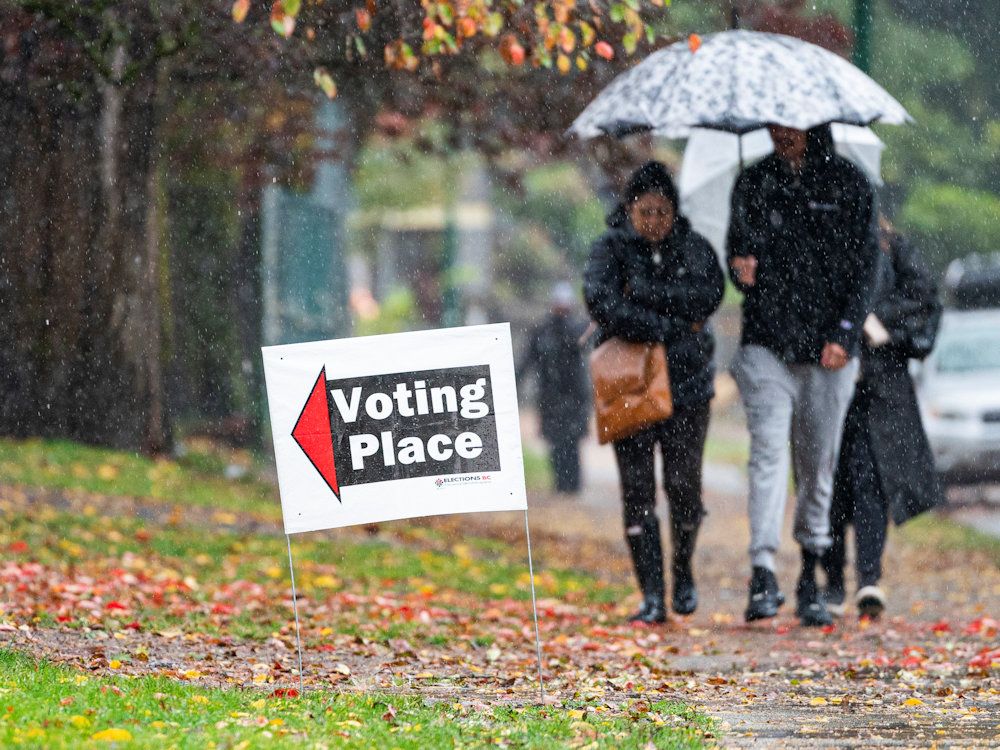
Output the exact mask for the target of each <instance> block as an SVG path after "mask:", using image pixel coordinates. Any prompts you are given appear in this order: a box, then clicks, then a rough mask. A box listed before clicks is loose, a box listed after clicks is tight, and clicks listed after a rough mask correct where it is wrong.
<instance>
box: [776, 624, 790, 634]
mask: <svg viewBox="0 0 1000 750" xmlns="http://www.w3.org/2000/svg"><path fill="white" fill-rule="evenodd" d="M790 631H791V627H789V626H788V625H778V626H777V627H775V629H774V632H775V633H777V634H778V635H786V634H787V633H788V632H790Z"/></svg>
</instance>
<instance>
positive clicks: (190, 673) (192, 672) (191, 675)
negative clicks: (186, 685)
mask: <svg viewBox="0 0 1000 750" xmlns="http://www.w3.org/2000/svg"><path fill="white" fill-rule="evenodd" d="M183 676H184V679H186V680H197V679H198V678H199V677H201V672H199V671H198V670H197V669H189V670H187V671H186V672H184V675H183Z"/></svg>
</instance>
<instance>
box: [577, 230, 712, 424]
mask: <svg viewBox="0 0 1000 750" xmlns="http://www.w3.org/2000/svg"><path fill="white" fill-rule="evenodd" d="M615 216H616V215H612V218H609V222H608V223H609V226H610V228H609V229H608V231H607V232H605V233H604V234H603V235H602V236H601V237H600V239H598V240H597V242H595V243H594V246H593V248H592V249H591V251H590V259H589V260H588V262H587V268H586V271H585V272H584V286H583V292H584V297H585V298H586V301H587V307H588V308H589V309H590V314H591V317H593V319H594V321H595V322H596V323H597V325H598V343H600V342H603V341H605V340H606V339H608V338H611V337H612V336H618V337H620V338H623V339H625V340H626V341H638V342H652V341H656V342H663V343H664V344H666V348H667V362H668V368H669V374H670V390H671V396H672V397H673V401H674V405H675V406H679V407H683V406H690V405H693V404H697V403H700V402H704V401H707V400H708V399H710V398H712V396H713V395H714V388H713V379H714V376H715V371H714V368H713V365H712V354H713V351H714V348H715V342H714V340H713V338H712V331H711V328H710V326H709V325H708V322H707V319H708V317H709V316H710V315H711V314H712V313H713V312H715V310H716V309H717V308H718V306H719V303H720V302H721V301H722V292H723V283H724V277H723V275H722V270H721V269H720V268H719V262H718V259H717V258H716V256H715V252H714V251H713V250H712V247H711V246H710V245H709V244H708V241H707V240H706V239H705V238H704V237H702V236H701V235H700V234H698V233H697V232H695V231H694V230H692V229H691V225H690V224H689V223H688V221H687V219H685V218H684V217H682V216H678V217H677V218H676V219H675V220H674V226H673V230H672V231H671V233H670V235H669V236H668V237H667V239H666V240H664V241H663V242H662V243H660V244H659V245H657V246H655V247H654V246H653V245H652V244H651V243H649V242H648V241H646V240H644V239H643V238H642V237H640V236H639V235H638V234H637V233H636V232H635V230H634V229H633V228H632V225H631V223H630V222H629V221H628V220H627V219H624V220H622V218H621V217H622V213H621V211H620V210H619V212H617V217H618V218H617V220H616V219H615V218H614V217H615ZM657 257H658V258H659V262H657Z"/></svg>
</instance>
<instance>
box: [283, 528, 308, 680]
mask: <svg viewBox="0 0 1000 750" xmlns="http://www.w3.org/2000/svg"><path fill="white" fill-rule="evenodd" d="M285 541H287V542H288V571H289V573H291V576H292V611H294V612H295V647H296V649H297V650H298V652H299V695H304V694H305V688H304V687H303V686H302V637H301V636H300V635H299V603H298V597H297V596H296V593H295V565H294V563H292V537H291V536H290V535H289V534H285Z"/></svg>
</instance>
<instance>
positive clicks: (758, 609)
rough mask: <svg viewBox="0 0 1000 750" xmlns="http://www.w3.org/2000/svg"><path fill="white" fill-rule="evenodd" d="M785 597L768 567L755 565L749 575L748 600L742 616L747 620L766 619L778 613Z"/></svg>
mask: <svg viewBox="0 0 1000 750" xmlns="http://www.w3.org/2000/svg"><path fill="white" fill-rule="evenodd" d="M784 603H785V597H784V596H783V595H782V593H781V592H780V591H779V590H778V579H777V578H775V576H774V572H773V571H771V570H770V569H768V568H765V567H762V566H758V565H755V566H754V567H753V572H752V573H751V575H750V602H749V604H747V610H746V612H745V613H744V615H743V618H744V619H745V620H746V621H747V622H753V621H754V620H766V619H767V618H769V617H774V616H775V615H777V614H778V608H779V607H780V606H781V605H782V604H784Z"/></svg>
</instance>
